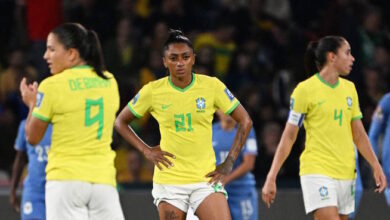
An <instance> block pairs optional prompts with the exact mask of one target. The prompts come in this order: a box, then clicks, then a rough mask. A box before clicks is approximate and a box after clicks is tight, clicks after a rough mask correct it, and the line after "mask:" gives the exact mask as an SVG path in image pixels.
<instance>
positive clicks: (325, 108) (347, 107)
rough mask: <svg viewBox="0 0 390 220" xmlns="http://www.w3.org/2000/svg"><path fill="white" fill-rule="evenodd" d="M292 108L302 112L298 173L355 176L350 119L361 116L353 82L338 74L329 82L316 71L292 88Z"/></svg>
mask: <svg viewBox="0 0 390 220" xmlns="http://www.w3.org/2000/svg"><path fill="white" fill-rule="evenodd" d="M291 108H292V109H293V110H294V111H296V112H299V113H302V114H305V119H304V122H303V124H304V126H305V130H306V143H305V150H304V151H303V153H302V155H301V157H300V175H301V176H302V175H306V174H323V175H326V176H329V177H332V178H335V179H354V178H355V153H354V145H353V139H352V130H351V123H352V121H353V120H355V119H360V118H362V113H361V112H360V108H359V100H358V95H357V92H356V89H355V85H354V84H353V83H352V82H350V81H348V80H345V79H343V78H339V81H338V83H337V84H335V85H334V86H332V85H329V84H327V83H326V82H325V81H324V80H323V79H322V78H321V77H320V75H319V74H316V75H314V76H312V77H310V78H309V79H307V80H305V81H303V82H301V83H299V84H298V86H297V87H296V88H295V90H294V92H293V94H292V96H291Z"/></svg>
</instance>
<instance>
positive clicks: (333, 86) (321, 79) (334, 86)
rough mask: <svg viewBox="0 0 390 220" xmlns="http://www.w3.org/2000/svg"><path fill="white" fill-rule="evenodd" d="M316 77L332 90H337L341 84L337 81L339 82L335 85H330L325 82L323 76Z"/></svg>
mask: <svg viewBox="0 0 390 220" xmlns="http://www.w3.org/2000/svg"><path fill="white" fill-rule="evenodd" d="M316 76H317V78H318V79H319V80H320V81H321V82H322V83H324V84H325V85H327V86H329V87H330V88H332V89H335V88H336V87H337V86H338V85H339V84H340V80H337V82H336V83H335V84H333V85H332V84H330V83H328V82H327V81H325V80H324V79H323V78H322V77H321V76H320V73H316Z"/></svg>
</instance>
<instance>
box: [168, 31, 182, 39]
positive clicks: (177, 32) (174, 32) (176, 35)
mask: <svg viewBox="0 0 390 220" xmlns="http://www.w3.org/2000/svg"><path fill="white" fill-rule="evenodd" d="M168 34H169V36H170V37H179V36H183V32H181V30H175V29H169V31H168Z"/></svg>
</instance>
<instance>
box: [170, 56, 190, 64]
mask: <svg viewBox="0 0 390 220" xmlns="http://www.w3.org/2000/svg"><path fill="white" fill-rule="evenodd" d="M180 57H181V59H183V60H184V61H187V60H189V59H191V55H190V54H182V55H177V54H171V55H169V56H168V59H169V60H170V61H172V62H175V61H178V60H179V58H180Z"/></svg>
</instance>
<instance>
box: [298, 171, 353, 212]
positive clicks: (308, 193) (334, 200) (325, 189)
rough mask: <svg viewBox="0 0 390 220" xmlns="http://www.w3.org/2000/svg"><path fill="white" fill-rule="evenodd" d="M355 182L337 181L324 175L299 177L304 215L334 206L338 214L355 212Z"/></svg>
mask: <svg viewBox="0 0 390 220" xmlns="http://www.w3.org/2000/svg"><path fill="white" fill-rule="evenodd" d="M355 183H356V180H355V179H353V180H338V179H333V178H330V177H328V176H324V175H304V176H301V186H302V193H303V201H304V204H305V210H306V214H308V213H310V212H312V211H315V210H317V209H319V208H324V207H329V206H335V207H337V209H338V212H339V214H341V215H348V214H350V213H352V212H354V211H355Z"/></svg>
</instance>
